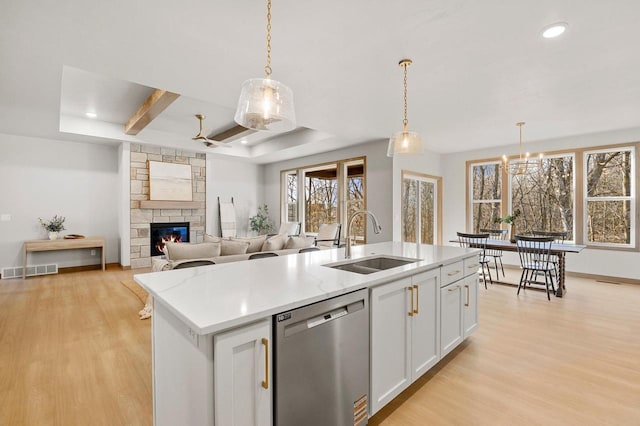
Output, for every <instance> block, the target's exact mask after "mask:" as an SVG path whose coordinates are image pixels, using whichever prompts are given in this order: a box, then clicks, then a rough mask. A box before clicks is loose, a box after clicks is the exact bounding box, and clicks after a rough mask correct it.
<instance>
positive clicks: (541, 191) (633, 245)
mask: <svg viewBox="0 0 640 426" xmlns="http://www.w3.org/2000/svg"><path fill="white" fill-rule="evenodd" d="M639 150H640V143H639V142H634V143H625V144H618V145H609V146H597V147H590V148H577V149H572V150H566V151H557V152H554V153H551V154H550V155H546V156H545V157H543V158H542V159H541V160H539V161H536V160H529V162H530V163H529V167H528V168H527V171H526V172H525V173H521V174H518V173H516V174H511V173H508V172H507V169H506V168H505V167H503V165H502V164H503V162H502V161H500V160H499V159H487V160H479V161H468V162H467V182H468V183H467V194H468V195H467V196H468V207H467V212H466V214H467V229H468V230H470V232H478V231H479V230H480V229H481V228H484V227H487V228H491V227H494V226H496V225H497V224H495V222H494V220H495V218H496V217H505V216H507V215H509V214H512V213H513V212H515V211H516V210H519V211H520V216H519V217H518V219H517V220H516V232H517V233H518V234H527V233H530V232H532V231H537V230H540V231H553V232H566V233H567V237H566V240H567V241H571V242H575V243H576V244H584V245H588V246H590V247H601V248H607V249H618V250H633V251H640V250H639V241H640V230H639V229H638V227H637V221H638V213H639V212H638V207H637V203H638V197H639V196H640V188H639V187H638V182H640V170H638V169H637V165H636V162H637V159H638V152H639ZM516 162H517V160H511V161H510V163H509V165H510V166H513V165H514V164H516ZM511 168H512V167H511ZM503 227H504V225H503Z"/></svg>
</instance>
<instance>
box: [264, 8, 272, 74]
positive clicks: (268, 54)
mask: <svg viewBox="0 0 640 426" xmlns="http://www.w3.org/2000/svg"><path fill="white" fill-rule="evenodd" d="M264 72H265V74H266V75H267V78H271V0H267V65H265V67H264Z"/></svg>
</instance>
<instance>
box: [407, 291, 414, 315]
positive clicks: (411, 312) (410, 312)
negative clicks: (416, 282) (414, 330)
mask: <svg viewBox="0 0 640 426" xmlns="http://www.w3.org/2000/svg"><path fill="white" fill-rule="evenodd" d="M407 290H409V292H411V295H410V296H411V309H409V316H410V317H412V316H413V312H414V311H413V287H407Z"/></svg>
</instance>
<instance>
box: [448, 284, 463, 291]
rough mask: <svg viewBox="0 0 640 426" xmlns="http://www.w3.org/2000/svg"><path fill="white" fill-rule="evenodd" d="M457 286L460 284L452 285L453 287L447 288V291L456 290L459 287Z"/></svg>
mask: <svg viewBox="0 0 640 426" xmlns="http://www.w3.org/2000/svg"><path fill="white" fill-rule="evenodd" d="M459 288H460V286H459V285H456V286H453V287H451V288H449V289H447V291H456V290H457V289H459Z"/></svg>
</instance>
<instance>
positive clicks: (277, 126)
mask: <svg viewBox="0 0 640 426" xmlns="http://www.w3.org/2000/svg"><path fill="white" fill-rule="evenodd" d="M264 72H265V78H251V79H249V80H247V81H245V82H244V83H242V90H241V92H240V99H238V108H237V109H236V115H235V117H234V120H235V122H236V123H238V124H239V125H241V126H244V127H246V128H248V129H254V130H271V131H278V132H286V131H288V130H293V129H295V127H296V114H295V111H294V108H293V92H292V91H291V89H290V88H288V87H287V86H285V85H284V84H282V83H280V82H279V81H276V80H272V79H271V0H267V64H266V65H265V67H264Z"/></svg>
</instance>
